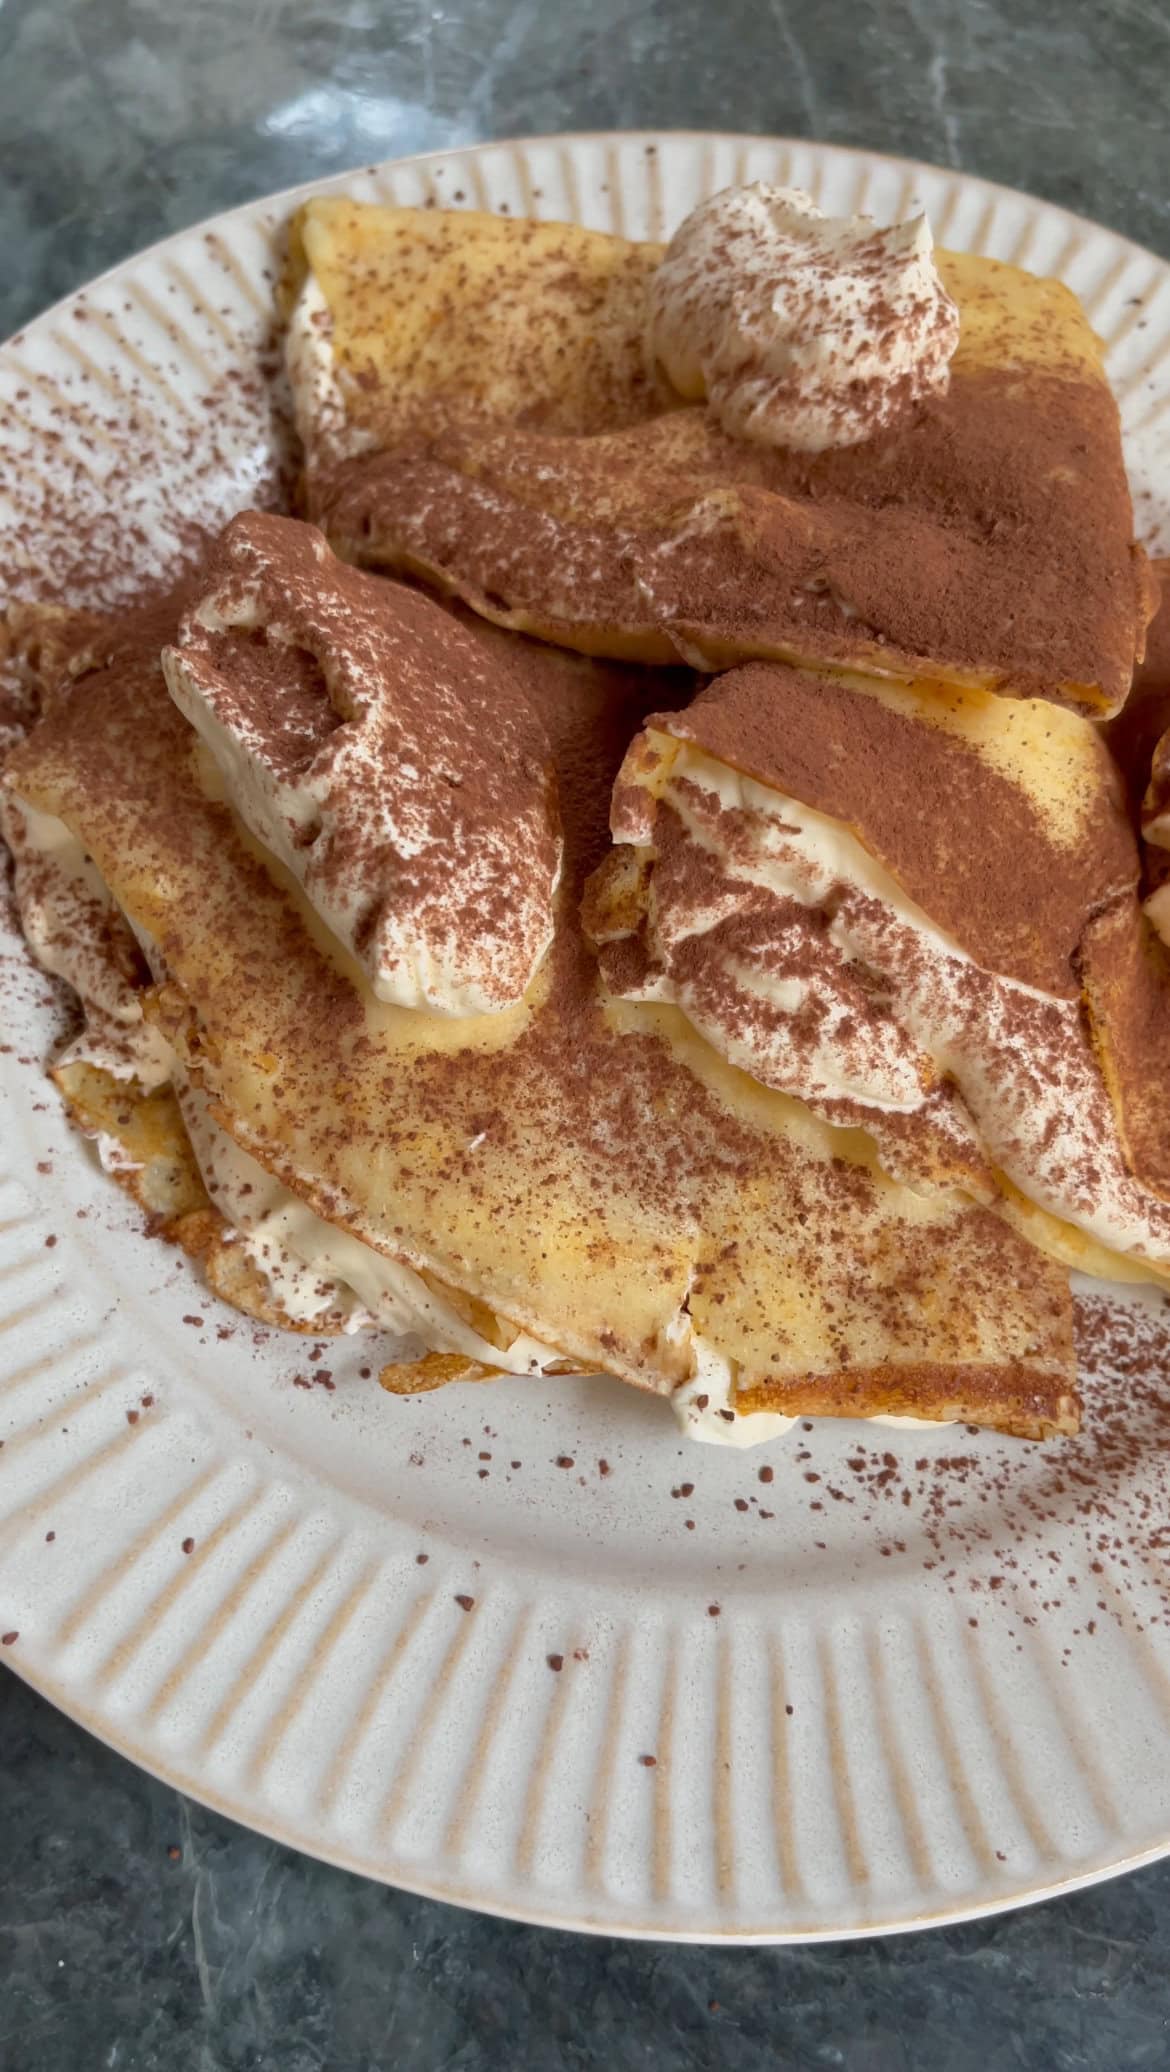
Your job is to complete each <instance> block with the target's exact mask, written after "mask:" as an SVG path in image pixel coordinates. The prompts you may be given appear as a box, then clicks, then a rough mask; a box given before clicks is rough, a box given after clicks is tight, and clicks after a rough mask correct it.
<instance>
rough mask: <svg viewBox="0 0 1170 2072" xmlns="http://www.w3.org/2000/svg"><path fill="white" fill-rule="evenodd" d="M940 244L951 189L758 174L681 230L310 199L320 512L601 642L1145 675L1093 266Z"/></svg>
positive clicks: (365, 543)
mask: <svg viewBox="0 0 1170 2072" xmlns="http://www.w3.org/2000/svg"><path fill="white" fill-rule="evenodd" d="M439 240H441V258H440V261H439V263H437V264H436V263H433V253H434V247H435V244H436V241H439ZM937 259H938V264H937V267H936V265H935V262H934V257H933V256H932V250H931V240H930V234H929V230H928V228H927V226H926V223H925V219H919V220H918V222H917V223H915V224H910V225H895V226H893V228H892V229H890V230H878V229H877V228H876V227H875V226H874V225H873V224H872V223H870V222H868V221H867V220H865V219H862V218H856V219H849V220H838V221H833V220H826V219H825V218H823V217H822V216H821V215H820V212H819V211H818V210H817V209H815V208H814V207H813V205H812V204H811V203H810V202H809V201H808V199H807V197H804V196H800V195H795V196H794V195H793V194H792V193H791V192H787V191H785V190H778V189H771V188H764V187H758V186H757V187H749V188H744V189H730V190H726V191H725V192H724V193H722V194H719V195H716V196H714V197H712V199H711V200H710V201H709V202H706V203H704V204H703V205H702V206H701V207H700V208H699V209H698V210H696V211H695V213H694V215H693V216H692V217H690V218H689V219H688V220H687V222H686V223H685V224H684V225H683V226H682V228H681V230H680V231H679V232H678V233H677V234H676V236H675V238H674V240H673V241H672V243H671V245H670V246H669V248H668V249H667V250H665V251H663V249H662V248H661V247H659V246H654V245H637V244H630V243H627V242H626V241H625V240H624V239H621V238H613V237H607V236H602V235H601V234H600V233H598V232H595V231H588V230H582V229H578V228H571V227H568V226H555V227H553V226H547V225H542V226H539V227H538V228H537V229H536V230H535V231H534V228H533V226H531V225H527V224H522V223H515V222H512V221H501V220H500V219H498V218H494V217H491V216H485V215H478V214H475V213H471V212H468V213H466V214H464V213H452V214H445V215H434V214H431V213H430V212H428V211H425V210H412V209H379V208H375V207H372V206H370V205H363V204H362V203H358V202H352V201H346V200H344V199H324V200H319V201H314V202H309V203H308V204H306V206H305V208H304V210H303V211H302V212H301V214H300V215H299V217H298V218H297V221H296V223H295V224H294V228H293V251H292V258H291V262H290V268H289V274H288V278H287V282H286V289H285V292H286V297H287V300H288V302H289V305H290V309H291V315H290V355H289V365H290V373H291V377H292V382H293V390H294V396H295V398H296V403H297V421H298V425H299V428H300V431H301V435H302V439H303V442H304V447H305V467H306V497H307V504H308V510H309V514H310V516H312V517H314V518H316V519H317V521H318V522H319V523H320V524H321V526H322V527H323V529H324V530H325V532H326V533H327V534H328V536H329V538H330V539H331V540H332V542H333V544H334V545H335V546H336V547H337V548H338V550H339V552H341V553H343V554H345V556H346V557H347V558H348V559H351V560H355V561H360V562H362V563H364V564H366V565H368V566H374V567H380V568H386V569H391V570H398V571H405V572H408V573H413V574H416V575H420V576H422V577H423V578H424V579H425V580H426V581H428V582H430V583H433V584H435V585H436V586H438V587H440V588H443V589H446V590H448V591H449V592H452V593H453V594H455V595H458V596H460V597H462V598H464V599H465V600H466V602H467V603H469V604H470V605H472V606H473V607H474V608H475V609H476V610H477V611H479V612H481V613H483V614H484V615H485V616H487V617H489V618H492V619H495V620H496V621H497V623H499V624H501V625H506V626H511V627H514V628H517V629H519V630H521V631H524V632H528V633H534V634H539V635H541V636H542V637H543V638H545V639H549V640H556V641H559V642H562V643H563V644H565V645H567V646H570V647H577V648H581V649H583V650H585V651H586V652H587V653H592V654H604V655H616V656H624V657H631V658H634V659H637V660H640V661H646V662H670V661H679V660H685V661H687V662H691V663H694V664H696V665H697V666H699V667H701V668H724V667H727V666H729V665H731V664H734V663H736V662H741V661H746V660H749V659H753V658H760V657H767V658H770V659H775V660H781V661H787V662H796V663H812V664H823V663H832V664H836V665H841V666H848V667H863V668H866V669H868V670H870V671H876V672H878V673H880V674H881V675H883V676H886V675H896V676H901V677H909V678H911V679H914V678H922V677H926V678H928V679H930V680H931V681H945V682H951V683H959V684H965V685H978V686H982V687H985V688H988V689H992V690H997V691H1000V692H1002V693H1003V694H1005V695H1010V696H1025V697H1030V696H1042V697H1048V698H1052V699H1054V700H1057V701H1059V702H1062V703H1066V704H1070V705H1073V706H1076V707H1078V708H1079V709H1082V710H1084V711H1086V712H1089V713H1091V714H1096V715H1097V716H1101V715H1103V714H1106V713H1108V712H1112V711H1115V710H1116V709H1117V708H1118V707H1119V706H1120V705H1121V703H1122V702H1123V700H1124V698H1125V696H1126V693H1127V691H1128V689H1129V684H1130V678H1131V674H1132V671H1133V667H1134V663H1135V661H1137V660H1138V659H1139V658H1140V655H1141V652H1142V642H1143V636H1144V628H1145V624H1146V620H1147V618H1148V616H1149V611H1150V602H1151V599H1150V591H1149V584H1148V577H1147V572H1146V568H1145V563H1144V558H1143V557H1142V555H1141V554H1140V552H1139V551H1138V550H1137V549H1135V548H1134V546H1133V544H1132V515H1131V510H1130V499H1129V491H1128V488H1127V485H1126V479H1125V471H1124V467H1123V464H1122V457H1121V443H1120V438H1119V433H1118V419H1117V407H1116V405H1115V403H1114V401H1113V397H1112V395H1111V393H1110V390H1109V385H1108V382H1107V380H1106V378H1105V373H1104V370H1103V368H1102V365H1101V360H1100V354H1099V350H1098V347H1097V342H1096V339H1095V338H1094V336H1093V333H1092V331H1091V329H1090V327H1089V324H1088V322H1087V320H1086V318H1085V316H1084V314H1083V312H1082V310H1081V308H1080V305H1079V303H1078V302H1077V300H1076V297H1075V296H1074V295H1073V294H1072V293H1071V292H1070V291H1069V290H1068V289H1067V288H1065V287H1063V286H1062V285H1061V284H1060V283H1059V282H1057V281H1051V280H1041V279H1038V278H1037V277H1036V276H1034V275H1032V274H1028V273H1024V272H1022V271H1020V269H1018V268H1015V267H1010V266H1005V265H1002V264H1000V263H999V262H998V261H996V260H992V259H985V258H975V257H972V256H970V255H968V254H964V253H939V254H938V255H937ZM420 337H421V338H423V339H425V349H424V351H423V352H422V354H421V355H420V353H419V350H418V346H419V340H420Z"/></svg>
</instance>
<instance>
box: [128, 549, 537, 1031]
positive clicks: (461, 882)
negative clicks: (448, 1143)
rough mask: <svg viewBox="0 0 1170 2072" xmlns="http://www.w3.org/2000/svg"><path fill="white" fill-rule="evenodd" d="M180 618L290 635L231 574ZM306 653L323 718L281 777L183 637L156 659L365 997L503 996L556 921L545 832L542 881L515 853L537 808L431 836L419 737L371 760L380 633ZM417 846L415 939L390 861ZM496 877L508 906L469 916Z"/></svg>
mask: <svg viewBox="0 0 1170 2072" xmlns="http://www.w3.org/2000/svg"><path fill="white" fill-rule="evenodd" d="M317 545H318V547H319V550H320V559H321V561H322V562H324V561H325V560H326V559H328V558H330V557H329V554H328V549H327V548H326V546H325V543H324V541H323V540H320V539H319V538H318V540H317ZM193 616H194V619H195V621H196V623H197V625H199V626H201V627H203V628H205V629H206V630H207V631H208V632H209V633H219V634H222V633H240V632H254V631H261V630H262V631H263V632H264V633H265V634H266V636H267V640H268V645H269V647H270V648H271V649H273V650H274V651H275V652H276V653H279V652H280V650H281V648H284V649H285V650H286V651H287V650H288V649H289V648H290V647H291V646H293V645H295V642H294V637H293V635H292V633H291V631H290V629H289V628H288V627H287V626H284V625H282V624H281V623H280V621H279V615H278V614H277V615H275V616H274V615H273V614H271V613H270V612H268V611H267V610H266V608H265V606H264V603H263V600H262V596H261V593H260V591H259V590H258V589H255V590H250V589H248V588H246V587H245V586H243V585H241V584H237V583H235V582H229V583H228V584H227V585H225V586H224V588H223V589H222V590H221V591H219V592H218V593H213V594H212V595H210V596H206V597H204V598H203V600H202V601H201V602H200V604H199V605H198V606H197V608H196V610H195V612H194V614H193ZM318 660H319V664H320V667H321V670H322V673H323V675H324V676H325V678H326V680H327V683H328V686H329V692H330V695H331V696H332V699H333V704H334V706H335V708H336V716H337V731H336V733H335V734H334V735H333V736H332V737H331V738H330V740H329V741H328V742H326V743H323V744H322V745H321V746H320V747H319V748H318V750H317V751H316V752H315V754H314V755H313V756H312V758H311V759H310V760H309V762H308V763H307V765H306V767H305V768H304V769H303V770H302V771H300V772H299V773H298V774H297V775H295V776H293V775H289V774H287V772H286V771H285V769H284V768H283V767H282V766H281V765H280V764H279V762H278V761H277V760H275V759H274V754H273V746H272V740H271V735H270V734H268V733H266V731H265V729H264V728H263V727H262V726H260V725H258V724H256V722H255V721H254V719H252V718H251V717H249V718H247V719H245V718H244V716H243V714H242V713H241V712H240V710H239V708H238V706H237V705H236V703H235V701H234V700H230V699H224V698H223V695H222V694H223V685H222V681H221V680H220V679H219V678H218V676H217V674H216V672H215V671H214V670H211V669H208V667H207V666H206V664H205V662H204V661H203V660H202V659H201V658H200V656H199V654H198V652H197V650H191V651H189V650H188V649H187V648H186V647H184V646H183V645H182V644H181V643H180V645H178V646H176V647H170V648H166V649H164V651H163V656H162V667H163V674H164V676H165V678H166V683H167V689H168V690H169V692H170V694H171V697H172V698H173V699H174V702H175V704H176V705H177V706H178V708H179V711H180V712H181V713H182V714H183V716H184V718H185V719H187V720H188V721H189V722H190V724H191V725H192V727H194V729H195V731H196V732H197V734H198V735H199V736H200V738H201V740H202V741H203V743H204V744H205V746H206V748H207V750H208V752H209V754H210V756H211V758H212V760H213V761H214V763H215V765H216V767H217V769H218V772H219V776H220V778H221V779H222V783H223V787H224V792H225V795H226V797H227V799H228V800H229V802H230V803H231V805H232V806H233V807H234V809H235V811H236V812H237V813H238V814H239V817H240V819H241V820H242V821H243V823H244V825H245V827H246V828H247V829H248V830H249V832H250V833H251V834H252V835H254V837H255V838H256V840H257V841H258V842H260V843H261V844H262V845H263V846H264V847H265V848H266V849H268V850H270V851H271V853H272V854H273V855H274V856H275V857H276V859H277V861H278V862H279V863H280V864H282V865H283V867H284V868H285V870H287V871H288V872H289V874H290V875H291V876H292V877H293V878H294V879H295V880H296V882H297V883H298V884H299V885H300V887H301V889H302V891H303V892H304V894H305V897H306V899H307V900H308V901H309V903H310V905H311V906H312V908H313V910H314V912H315V913H316V914H317V916H318V919H319V920H320V921H321V922H322V923H323V924H324V926H325V927H326V928H327V929H328V930H329V931H330V933H331V934H332V935H333V936H334V937H335V938H336V939H337V941H338V942H339V943H341V945H342V947H343V948H344V949H345V950H346V951H347V952H348V953H349V955H350V956H351V957H353V958H354V960H355V962H356V963H358V964H359V965H360V966H361V967H362V968H363V970H364V971H365V973H366V976H367V978H368V980H369V983H370V985H371V987H372V989H373V992H374V994H375V995H376V997H377V998H378V999H379V1000H384V1001H387V1002H389V1003H390V1004H392V1005H394V1006H397V1007H405V1008H411V1009H414V1010H417V1011H419V1012H423V1013H428V1014H438V1015H447V1016H452V1017H460V1018H462V1017H466V1016H471V1015H480V1014H492V1013H498V1012H500V1011H501V1010H502V1009H505V1008H508V1007H511V1006H514V1005H515V1004H516V1002H517V1001H518V1000H520V999H521V998H522V997H523V994H524V992H525V991H526V989H527V987H528V986H529V985H530V984H531V982H532V979H533V977H534V976H535V974H536V972H537V970H538V969H539V966H540V965H541V963H542V962H543V960H544V958H545V956H546V955H547V953H548V950H549V948H550V946H551V943H552V939H553V934H554V929H555V898H556V893H557V889H558V887H559V884H560V878H561V866H562V848H561V843H560V840H559V837H558V838H557V841H556V858H555V863H554V865H553V868H552V870H551V872H548V873H547V874H545V875H543V877H542V878H540V879H538V878H537V877H536V874H535V871H534V868H533V866H532V863H531V859H530V857H528V856H526V854H525V846H526V844H528V843H530V842H531V840H532V838H533V835H534V826H533V822H534V820H538V819H540V818H541V817H542V816H543V814H544V812H545V810H546V808H545V807H544V805H543V804H542V802H541V801H540V799H539V798H538V797H537V796H536V795H535V794H534V796H533V798H532V800H531V801H530V805H529V808H528V810H526V811H525V812H524V813H523V814H522V815H521V814H520V813H519V812H518V815H517V819H516V822H515V824H514V827H513V829H512V835H511V839H510V841H509V840H508V838H507V837H505V836H504V835H503V834H502V833H500V832H499V831H498V830H494V831H492V832H491V833H490V834H489V833H487V831H483V830H481V836H480V840H479V841H478V842H477V841H476V839H475V838H474V836H473V837H472V839H471V840H470V841H463V842H461V841H459V840H456V839H452V838H451V837H450V836H449V835H448V836H447V837H445V840H444V846H440V842H439V841H438V840H437V839H436V836H435V833H434V831H433V830H434V827H435V819H434V806H433V797H432V799H431V804H430V807H428V803H427V800H428V791H427V784H426V780H427V779H428V778H429V777H430V775H431V773H430V772H428V771H426V770H424V769H422V768H420V767H419V764H420V763H421V762H422V761H423V758H424V756H425V754H426V749H427V744H426V743H425V742H422V743H419V744H416V751H415V752H416V759H415V760H414V761H412V760H410V759H409V756H403V757H401V758H400V759H399V760H398V761H397V763H396V764H394V765H391V766H388V765H387V764H386V762H385V760H384V750H383V748H382V745H381V740H380V734H379V722H380V719H381V716H382V714H383V713H384V712H385V711H386V710H387V709H390V710H393V704H394V653H393V643H392V642H391V644H390V646H389V648H387V649H386V650H385V651H384V652H383V653H378V652H376V651H372V650H371V647H370V644H369V642H368V641H367V640H363V641H362V642H360V643H358V642H355V644H354V647H353V650H352V651H350V652H346V651H345V650H344V649H341V651H340V652H339V651H337V650H334V651H331V650H330V649H329V648H328V647H325V648H323V649H322V650H321V651H320V652H319V655H318ZM454 695H455V692H454V689H453V688H452V687H450V686H441V687H438V688H437V690H436V701H437V707H438V708H441V704H442V700H443V698H444V697H447V698H450V697H452V696H454ZM345 714H348V715H349V716H348V718H346V719H344V723H343V715H345ZM436 753H441V749H436ZM455 774H456V775H458V774H459V773H458V772H456V773H455ZM339 850H340V852H341V854H342V855H345V854H346V852H347V851H349V852H352V858H353V860H352V861H351V862H350V863H349V864H348V865H346V866H341V867H338V865H337V862H336V858H337V855H338V851H339ZM323 858H332V861H331V862H329V863H327V864H326V863H323V861H322V859H323ZM419 859H422V860H423V862H424V864H425V865H426V866H427V867H428V868H433V867H434V866H435V865H439V864H441V866H442V870H443V874H444V877H445V878H446V880H447V891H446V896H445V897H444V898H443V899H442V900H439V899H438V898H436V901H435V905H436V907H441V908H442V920H441V923H437V924H435V925H434V926H433V927H432V928H431V930H430V931H429V936H428V933H427V932H423V931H420V927H419V924H418V919H417V915H416V914H413V913H412V912H411V911H410V910H406V911H402V912H400V911H398V910H397V909H396V906H395V894H394V883H395V875H396V867H397V866H400V864H401V863H402V862H404V861H405V862H406V863H408V864H413V863H415V862H416V861H418V860H419ZM502 875H503V876H504V877H505V878H506V877H507V876H509V875H510V877H511V883H510V885H509V887H508V890H509V900H508V911H507V913H506V915H505V916H504V918H502V919H501V920H498V921H496V922H495V923H494V924H491V923H489V922H488V921H487V920H486V919H484V918H482V916H483V915H484V914H485V913H489V912H491V911H492V910H493V909H494V906H495V905H496V903H497V901H496V895H497V893H498V890H499V886H500V882H501V876H502ZM513 937H514V938H515V940H514V941H513V940H511V938H513Z"/></svg>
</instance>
